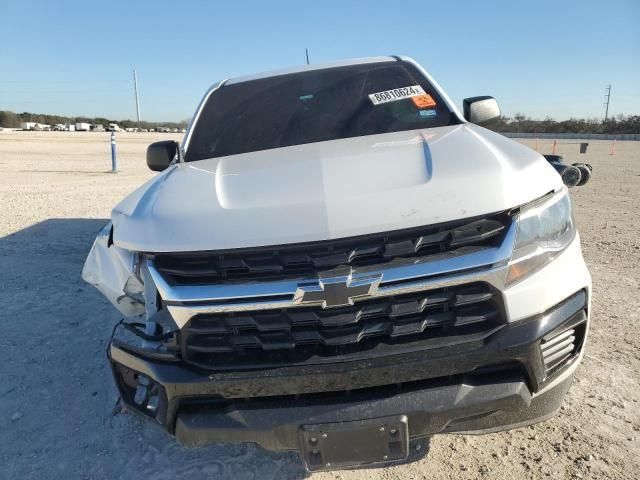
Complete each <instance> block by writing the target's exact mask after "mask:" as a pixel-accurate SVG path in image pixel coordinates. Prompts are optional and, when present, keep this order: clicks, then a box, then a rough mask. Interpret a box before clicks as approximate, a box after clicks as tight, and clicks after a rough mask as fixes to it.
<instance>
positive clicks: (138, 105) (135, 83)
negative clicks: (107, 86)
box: [133, 68, 140, 128]
mask: <svg viewBox="0 0 640 480" xmlns="http://www.w3.org/2000/svg"><path fill="white" fill-rule="evenodd" d="M133 92H134V93H135V95H136V114H137V116H138V128H140V104H139V103H138V77H137V76H136V69H135V68H134V69H133Z"/></svg>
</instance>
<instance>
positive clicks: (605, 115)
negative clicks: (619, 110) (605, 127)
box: [604, 84, 611, 122]
mask: <svg viewBox="0 0 640 480" xmlns="http://www.w3.org/2000/svg"><path fill="white" fill-rule="evenodd" d="M605 97H607V101H606V103H605V105H606V107H607V108H606V110H605V112H604V121H605V122H606V121H607V118H609V100H611V84H609V86H608V87H607V94H606V95H605Z"/></svg>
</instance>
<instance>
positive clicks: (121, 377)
mask: <svg viewBox="0 0 640 480" xmlns="http://www.w3.org/2000/svg"><path fill="white" fill-rule="evenodd" d="M112 369H113V375H114V377H115V381H116V385H117V386H118V390H119V391H120V395H121V396H122V400H123V401H124V402H125V404H126V405H127V406H128V407H130V408H133V409H135V410H136V411H137V412H139V413H142V414H143V415H145V416H147V417H150V418H153V419H154V420H156V421H157V422H158V423H164V421H165V418H166V414H167V393H166V391H165V389H164V387H163V386H162V385H160V384H159V383H157V382H155V381H154V380H153V379H152V378H151V377H149V376H148V375H145V374H143V373H140V372H137V371H135V370H132V369H130V368H128V367H125V366H124V365H121V364H119V363H115V362H114V363H112Z"/></svg>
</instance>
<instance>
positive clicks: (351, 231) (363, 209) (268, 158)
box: [112, 124, 562, 252]
mask: <svg viewBox="0 0 640 480" xmlns="http://www.w3.org/2000/svg"><path fill="white" fill-rule="evenodd" d="M559 188H562V181H561V179H560V177H559V176H558V175H557V174H556V173H555V171H554V170H553V168H552V167H551V166H550V165H549V164H548V163H547V162H546V161H545V160H544V159H543V157H542V156H541V155H539V154H538V153H536V152H535V151H533V150H531V149H529V148H527V147H525V146H523V145H521V144H518V143H516V142H514V141H512V140H510V139H508V138H506V137H503V136H502V135H498V134H496V133H493V132H491V131H489V130H486V129H483V128H481V127H478V126H476V125H472V124H463V125H455V126H450V127H440V128H433V129H427V130H412V131H405V132H395V133H387V134H382V135H371V136H365V137H356V138H349V139H343V140H334V141H328V142H320V143H313V144H307V145H298V146H292V147H285V148H278V149H273V150H266V151H261V152H252V153H247V154H241V155H233V156H228V157H222V158H213V159H208V160H200V161H197V162H190V163H185V164H180V165H173V166H171V167H170V168H169V169H167V170H165V171H164V172H162V173H161V174H160V175H158V176H156V177H154V178H153V179H151V180H150V181H149V182H147V183H146V184H144V185H143V186H141V187H140V188H139V189H138V190H136V191H135V192H133V193H132V194H131V195H129V196H128V197H127V198H126V199H125V200H123V201H122V202H121V203H120V204H119V205H118V206H117V207H116V208H115V209H114V211H113V215H112V220H113V225H114V232H113V234H114V236H113V239H114V243H115V244H116V245H117V246H118V247H121V248H125V249H128V250H135V251H144V252H177V251H185V252H186V251H202V250H218V249H230V248H240V247H254V246H263V245H278V244H287V243H298V242H306V241H317V240H327V239H335V238H342V237H349V236H354V235H362V234H368V233H376V232H382V231H390V230H398V229H402V228H409V227H416V226H420V225H429V224H434V223H440V222H446V221H450V220H456V219H461V218H465V217H474V216H477V215H484V214H488V213H493V212H498V211H501V210H505V209H508V208H511V207H515V206H518V205H522V204H524V203H527V202H529V201H531V200H533V199H535V198H537V197H540V196H542V195H544V194H546V193H548V192H549V191H551V190H556V189H559Z"/></svg>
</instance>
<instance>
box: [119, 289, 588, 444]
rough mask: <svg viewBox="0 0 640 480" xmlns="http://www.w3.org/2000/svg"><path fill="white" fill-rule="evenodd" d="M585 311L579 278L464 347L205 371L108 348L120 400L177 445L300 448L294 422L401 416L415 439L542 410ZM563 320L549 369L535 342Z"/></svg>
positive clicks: (567, 370) (564, 384)
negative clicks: (562, 352) (571, 289)
mask: <svg viewBox="0 0 640 480" xmlns="http://www.w3.org/2000/svg"><path fill="white" fill-rule="evenodd" d="M587 322H588V290H586V289H582V290H579V291H577V292H575V293H573V294H572V295H570V296H569V297H568V298H565V299H564V300H562V301H561V302H559V303H558V304H556V305H554V306H553V307H551V308H549V309H547V310H546V311H545V312H544V313H542V314H539V315H535V316H532V317H529V318H525V319H521V320H520V321H518V322H512V323H508V324H506V325H504V327H503V328H501V329H499V330H498V331H496V332H495V333H493V334H492V335H491V336H489V337H488V338H485V339H484V340H483V341H481V342H478V344H474V345H469V344H465V345H464V349H461V348H460V347H456V346H451V347H446V348H438V349H433V350H426V351H420V352H413V353H407V354H402V355H393V356H387V357H383V358H374V359H367V360H362V361H354V362H345V363H339V364H327V365H316V366H313V365H312V366H298V367H285V368H273V369H263V370H251V371H242V372H226V373H213V374H210V373H206V372H202V371H197V370H195V369H193V368H187V367H186V366H184V365H183V364H181V363H177V362H174V363H171V362H162V361H159V360H150V359H149V358H143V357H142V356H140V355H139V354H134V353H133V352H131V351H127V350H126V349H124V348H122V347H119V346H116V345H113V344H112V345H111V346H110V359H111V364H112V367H113V372H114V376H115V379H116V383H117V385H118V388H119V390H120V392H121V394H122V397H123V399H124V401H125V403H126V404H127V405H128V406H129V407H131V409H132V410H134V411H137V412H140V413H142V414H144V415H146V416H147V417H149V418H151V419H154V420H155V421H157V422H158V423H160V424H162V425H164V427H165V428H167V430H168V431H169V432H171V433H173V434H175V435H176V437H177V438H178V440H179V441H180V442H181V443H183V444H185V445H189V446H194V445H201V444H204V443H207V442H212V441H232V442H238V441H249V442H256V443H258V444H260V445H262V446H263V447H265V448H267V449H270V450H299V449H300V429H301V427H302V426H303V425H310V424H311V425H313V424H324V423H336V422H348V421H354V420H361V419H372V418H379V417H387V416H390V415H405V416H406V417H407V419H408V429H409V438H420V437H424V436H428V435H432V434H435V433H452V432H467V433H481V432H487V431H496V430H501V429H507V428H511V427H514V426H520V425H524V424H529V423H534V422H537V421H540V420H544V419H546V418H547V417H549V416H550V415H552V414H553V413H555V412H556V411H557V409H558V408H559V406H560V403H561V400H562V397H563V396H564V394H565V392H566V391H567V389H568V388H569V385H570V383H571V377H572V373H573V371H574V369H575V368H576V366H577V364H578V362H579V360H580V357H581V354H582V347H583V344H584V340H585V337H586V330H587ZM569 328H572V329H574V331H575V332H576V333H575V340H574V344H575V349H574V351H573V353H572V355H571V356H570V357H568V358H567V360H566V361H565V362H564V363H563V364H562V365H561V368H555V370H553V371H549V370H548V369H545V363H544V359H543V355H542V352H541V348H540V344H541V342H543V341H544V339H548V338H550V337H551V336H554V335H555V334H556V333H558V332H560V333H561V332H562V331H565V330H567V329H569ZM554 332H555V333H554ZM391 379H392V380H391ZM390 381H391V382H393V383H391V384H390ZM132 382H139V383H143V384H145V385H146V386H147V387H148V389H151V390H153V391H154V392H155V394H154V395H156V400H154V402H155V403H154V406H153V408H148V407H147V406H146V405H145V404H140V402H138V400H137V399H136V395H137V393H135V392H134V391H132V389H131V385H132ZM151 387H153V388H151Z"/></svg>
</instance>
